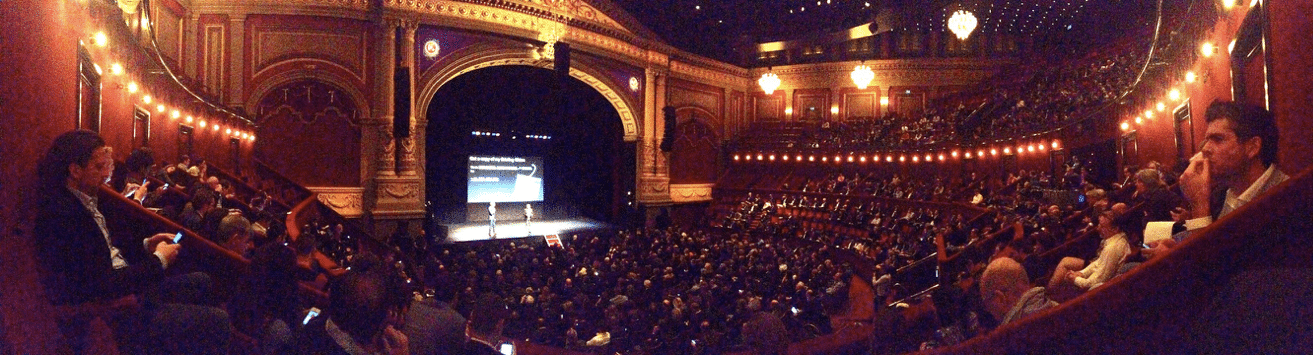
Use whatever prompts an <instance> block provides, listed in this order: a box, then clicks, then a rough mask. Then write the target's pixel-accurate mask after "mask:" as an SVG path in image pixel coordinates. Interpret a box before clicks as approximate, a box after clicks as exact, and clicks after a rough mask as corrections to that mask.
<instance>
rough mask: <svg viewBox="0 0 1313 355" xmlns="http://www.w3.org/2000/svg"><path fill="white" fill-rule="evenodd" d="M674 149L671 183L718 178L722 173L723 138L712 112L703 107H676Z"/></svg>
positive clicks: (699, 181) (671, 155) (713, 180)
mask: <svg viewBox="0 0 1313 355" xmlns="http://www.w3.org/2000/svg"><path fill="white" fill-rule="evenodd" d="M675 117H676V119H678V120H679V124H678V125H676V132H675V144H674V149H673V150H672V151H671V154H670V183H671V184H697V183H712V182H716V177H717V176H719V174H720V168H719V166H720V163H719V161H718V160H719V158H720V142H719V140H718V139H717V138H716V130H715V129H714V128H712V126H711V125H710V124H707V120H709V119H710V118H711V114H710V113H709V112H707V111H706V110H703V109H700V108H692V107H686V108H681V109H678V110H676V111H675Z"/></svg>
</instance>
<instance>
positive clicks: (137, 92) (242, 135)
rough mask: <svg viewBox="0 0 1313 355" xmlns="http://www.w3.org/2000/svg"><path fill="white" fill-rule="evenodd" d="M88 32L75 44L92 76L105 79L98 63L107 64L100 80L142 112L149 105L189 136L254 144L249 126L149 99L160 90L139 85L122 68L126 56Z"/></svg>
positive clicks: (100, 32) (102, 35)
mask: <svg viewBox="0 0 1313 355" xmlns="http://www.w3.org/2000/svg"><path fill="white" fill-rule="evenodd" d="M149 22H150V21H143V23H149ZM88 32H90V33H87V34H85V35H84V37H83V39H82V40H79V43H80V44H81V45H82V47H83V48H86V49H87V54H88V55H89V56H90V58H89V59H90V61H91V64H92V66H93V67H94V68H95V69H96V73H97V74H99V75H105V74H106V73H105V72H104V70H103V69H102V68H103V67H102V66H101V63H109V73H108V74H109V75H108V76H104V77H102V78H105V79H108V80H105V81H111V82H114V83H115V84H117V85H115V86H117V87H119V88H121V89H123V90H124V91H125V92H126V94H127V95H128V96H129V98H130V99H131V100H133V101H139V102H140V104H139V106H140V107H142V108H143V109H146V110H150V108H152V106H151V105H154V106H153V108H154V112H155V114H157V115H164V116H165V117H167V118H168V120H169V121H171V122H177V121H179V120H181V121H182V122H181V123H180V124H182V125H185V126H190V127H193V129H194V131H193V132H195V133H204V132H206V131H209V132H212V133H217V132H223V135H224V136H227V137H230V138H235V139H242V140H247V141H250V142H254V141H255V134H254V133H252V129H253V127H252V125H251V124H250V122H231V121H230V120H227V119H224V118H220V117H213V116H212V115H205V114H202V113H201V112H190V111H197V110H188V109H186V108H184V107H183V105H176V104H169V103H166V102H164V101H165V100H164V98H162V97H160V96H152V95H151V93H152V92H154V93H157V94H158V93H160V92H163V91H164V90H163V89H152V88H148V87H147V85H146V84H143V83H142V82H139V81H138V80H137V79H136V78H140V77H142V76H143V75H141V74H140V73H136V72H134V71H133V70H131V69H132V68H130V67H128V66H126V65H125V64H123V59H121V58H125V57H130V56H129V55H126V54H119V53H116V52H115V50H116V49H118V48H117V47H116V46H115V44H112V43H110V39H109V36H108V35H107V34H106V33H105V31H103V30H95V29H90V30H89V31H88ZM102 80H104V79H102ZM183 89H184V90H185V89H186V88H185V87H184V88H183ZM189 93H190V92H189Z"/></svg>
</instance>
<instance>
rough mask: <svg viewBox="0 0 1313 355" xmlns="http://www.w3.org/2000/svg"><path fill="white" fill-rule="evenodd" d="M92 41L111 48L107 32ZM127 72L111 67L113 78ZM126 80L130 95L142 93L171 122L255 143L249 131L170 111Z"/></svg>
mask: <svg viewBox="0 0 1313 355" xmlns="http://www.w3.org/2000/svg"><path fill="white" fill-rule="evenodd" d="M90 41H91V43H92V44H93V45H94V46H95V47H97V48H106V47H109V36H107V35H105V32H103V31H100V32H96V33H95V34H92V35H91V37H90ZM84 44H85V42H84ZM92 65H93V66H94V67H95V68H96V73H97V74H101V75H104V71H103V70H102V69H101V67H100V64H97V63H92ZM126 72H127V68H125V67H124V66H123V64H121V63H119V62H114V63H112V64H110V66H109V74H110V75H112V76H115V77H118V76H124V75H126ZM124 80H126V81H127V83H126V84H124V85H123V87H124V88H125V89H126V90H127V92H128V94H130V95H136V94H138V93H141V103H142V104H144V105H150V104H152V103H154V104H155V112H157V113H159V114H167V115H168V117H169V119H170V120H178V119H182V120H183V122H185V123H186V124H188V125H191V124H195V125H196V127H198V128H200V130H201V131H204V130H205V129H206V128H209V129H210V130H211V131H215V132H218V131H219V130H224V133H225V134H226V135H228V136H231V137H233V138H240V139H245V140H248V141H252V142H254V141H255V134H253V133H250V132H247V131H243V130H242V129H241V128H238V129H233V125H230V126H229V127H227V128H226V129H225V128H224V127H223V125H222V124H220V123H217V122H215V123H211V122H209V121H207V120H205V119H204V118H196V117H195V116H193V115H190V114H184V113H183V112H182V111H181V110H179V109H177V108H172V109H170V107H168V106H166V105H165V104H164V103H162V102H155V101H156V100H155V99H154V98H153V97H151V95H150V94H148V93H145V92H144V90H143V88H142V87H141V85H140V84H137V82H136V81H132V80H129V79H124Z"/></svg>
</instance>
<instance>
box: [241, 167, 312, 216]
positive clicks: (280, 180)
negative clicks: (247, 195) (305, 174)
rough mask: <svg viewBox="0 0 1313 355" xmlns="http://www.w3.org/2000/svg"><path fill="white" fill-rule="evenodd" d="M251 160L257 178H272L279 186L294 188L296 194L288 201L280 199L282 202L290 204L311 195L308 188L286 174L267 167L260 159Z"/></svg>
mask: <svg viewBox="0 0 1313 355" xmlns="http://www.w3.org/2000/svg"><path fill="white" fill-rule="evenodd" d="M253 161H254V165H255V172H256V176H257V177H258V178H260V179H261V180H274V181H275V182H276V183H277V184H279V185H280V186H283V187H287V188H290V189H292V190H295V193H296V195H297V196H293V197H292V200H290V201H282V202H283V204H285V205H288V206H291V205H293V204H295V203H297V202H299V201H300V200H303V199H305V198H306V197H307V196H310V195H311V191H310V189H307V188H305V186H301V184H299V183H297V182H296V181H295V180H292V179H289V178H288V177H287V176H285V175H283V174H282V173H279V172H278V171H277V170H274V168H271V167H269V165H266V164H265V163H264V162H262V161H260V160H259V159H254V160H253ZM266 192H270V191H266ZM270 195H271V196H273V195H277V194H274V193H270Z"/></svg>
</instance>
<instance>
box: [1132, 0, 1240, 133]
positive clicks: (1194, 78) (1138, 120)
mask: <svg viewBox="0 0 1313 355" xmlns="http://www.w3.org/2000/svg"><path fill="white" fill-rule="evenodd" d="M1236 5H1237V4H1236V0H1223V1H1222V7H1223V8H1225V9H1226V10H1230V9H1232V8H1234V7H1235V6H1236ZM1256 5H1258V0H1252V1H1251V2H1250V3H1249V6H1256ZM1233 50H1235V41H1234V40H1232V41H1231V44H1230V45H1228V46H1227V49H1226V51H1227V53H1230V52H1231V51H1233ZM1217 51H1218V47H1217V45H1215V44H1213V42H1208V41H1205V42H1204V43H1203V44H1201V45H1200V46H1199V54H1200V55H1202V56H1203V57H1204V58H1210V57H1212V56H1213V55H1214V54H1217ZM1198 81H1199V75H1198V74H1195V72H1194V71H1186V72H1185V75H1184V83H1183V85H1189V84H1194V83H1195V82H1198ZM1184 99H1185V96H1184V95H1183V94H1182V93H1181V89H1180V88H1177V87H1173V88H1171V89H1168V90H1167V93H1166V99H1160V100H1158V101H1157V103H1156V104H1151V105H1150V106H1149V107H1148V108H1145V110H1144V113H1142V114H1139V115H1136V116H1135V118H1128V119H1126V120H1124V121H1122V123H1121V125H1120V127H1121V130H1122V131H1123V132H1128V131H1130V130H1131V128H1132V127H1139V126H1142V125H1144V123H1145V121H1153V119H1154V112H1165V111H1167V104H1168V103H1179V102H1181V101H1183V100H1184Z"/></svg>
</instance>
